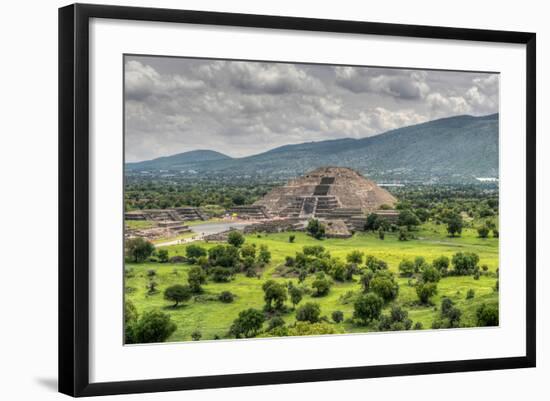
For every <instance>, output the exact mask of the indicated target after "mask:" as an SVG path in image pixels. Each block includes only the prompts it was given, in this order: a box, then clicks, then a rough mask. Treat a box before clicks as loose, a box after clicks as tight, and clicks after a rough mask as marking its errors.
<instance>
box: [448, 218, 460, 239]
mask: <svg viewBox="0 0 550 401" xmlns="http://www.w3.org/2000/svg"><path fill="white" fill-rule="evenodd" d="M463 225H464V223H463V221H462V216H461V215H460V214H458V213H454V214H452V215H451V216H450V217H448V218H447V232H448V233H449V235H450V236H451V237H455V236H460V234H461V233H462V226H463Z"/></svg>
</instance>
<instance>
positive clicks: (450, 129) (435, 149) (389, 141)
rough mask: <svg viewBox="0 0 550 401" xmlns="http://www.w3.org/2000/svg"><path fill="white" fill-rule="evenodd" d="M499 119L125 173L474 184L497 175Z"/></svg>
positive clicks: (194, 159) (192, 157)
mask: <svg viewBox="0 0 550 401" xmlns="http://www.w3.org/2000/svg"><path fill="white" fill-rule="evenodd" d="M498 137H499V116H498V114H491V115H487V116H482V117H475V116H469V115H460V116H454V117H448V118H442V119H438V120H433V121H429V122H426V123H422V124H417V125H412V126H407V127H402V128H398V129H394V130H391V131H387V132H385V133H382V134H379V135H375V136H370V137H365V138H360V139H353V138H344V139H334V140H325V141H318V142H305V143H301V144H294V145H284V146H281V147H277V148H274V149H271V150H268V151H266V152H263V153H260V154H257V155H253V156H247V157H242V158H231V157H229V156H227V155H224V154H222V153H219V152H215V151H212V150H195V151H191V152H185V153H180V154H176V155H173V156H167V157H161V158H157V159H153V160H147V161H142V162H137V163H127V164H126V174H130V175H131V174H134V173H144V172H146V173H148V174H157V173H161V170H162V172H167V171H168V172H175V173H177V174H179V175H183V176H186V175H202V176H206V177H214V176H215V177H222V178H228V179H230V178H247V177H250V178H264V179H269V180H273V179H275V180H277V179H280V180H284V179H288V178H292V177H296V176H298V175H302V174H303V173H305V172H307V171H309V170H313V169H315V168H317V167H322V166H328V165H330V166H340V167H351V168H353V169H355V170H358V171H359V172H361V173H362V174H364V175H366V176H368V177H370V178H372V179H375V180H377V181H389V182H442V183H454V182H472V181H476V178H475V177H498V153H499V152H498Z"/></svg>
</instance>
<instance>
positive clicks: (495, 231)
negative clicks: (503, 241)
mask: <svg viewBox="0 0 550 401" xmlns="http://www.w3.org/2000/svg"><path fill="white" fill-rule="evenodd" d="M493 238H498V230H497V229H496V228H494V229H493Z"/></svg>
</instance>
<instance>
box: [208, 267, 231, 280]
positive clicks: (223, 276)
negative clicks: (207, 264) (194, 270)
mask: <svg viewBox="0 0 550 401" xmlns="http://www.w3.org/2000/svg"><path fill="white" fill-rule="evenodd" d="M210 277H211V278H212V281H214V282H216V283H228V282H229V281H231V277H233V271H232V270H231V269H230V268H229V267H222V266H215V267H213V268H212V269H211V270H210Z"/></svg>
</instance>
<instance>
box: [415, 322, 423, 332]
mask: <svg viewBox="0 0 550 401" xmlns="http://www.w3.org/2000/svg"><path fill="white" fill-rule="evenodd" d="M423 328H424V326H423V325H422V322H416V323H415V324H414V326H413V330H422V329H423Z"/></svg>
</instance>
